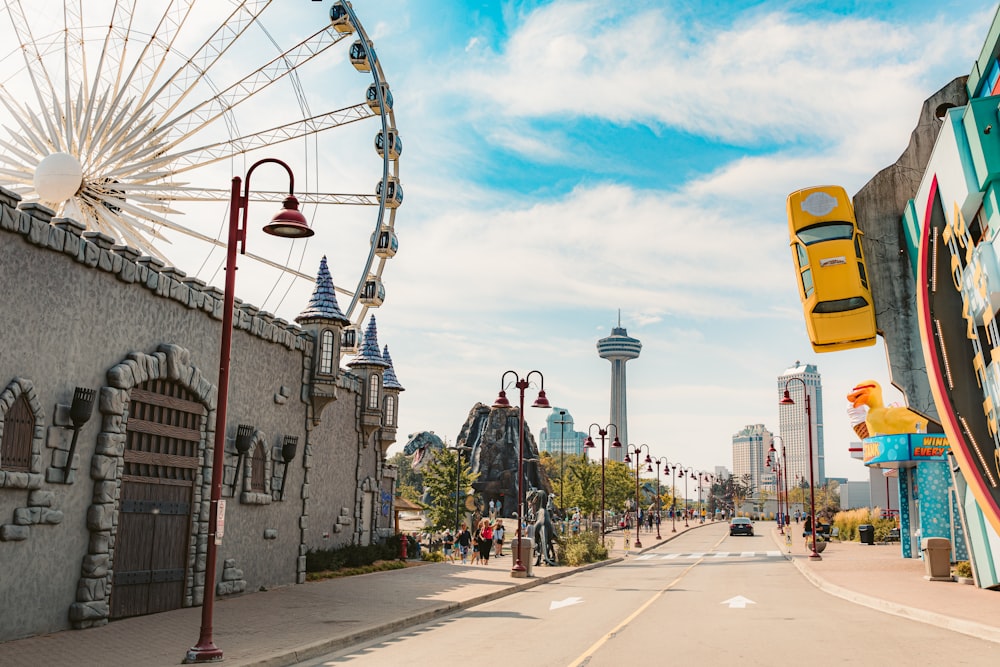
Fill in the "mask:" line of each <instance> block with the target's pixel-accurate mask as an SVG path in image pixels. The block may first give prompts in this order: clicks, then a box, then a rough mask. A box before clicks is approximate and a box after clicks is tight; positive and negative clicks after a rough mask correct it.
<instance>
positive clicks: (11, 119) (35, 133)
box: [0, 0, 403, 349]
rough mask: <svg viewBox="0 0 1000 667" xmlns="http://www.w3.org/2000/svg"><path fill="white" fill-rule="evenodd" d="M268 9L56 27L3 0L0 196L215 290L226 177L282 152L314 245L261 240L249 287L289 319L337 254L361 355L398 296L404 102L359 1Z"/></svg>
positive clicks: (76, 13)
mask: <svg viewBox="0 0 1000 667" xmlns="http://www.w3.org/2000/svg"><path fill="white" fill-rule="evenodd" d="M279 4H280V5H281V6H280V7H279V6H277V5H279ZM273 5H274V6H272V2H271V0H244V1H239V0H211V1H208V0H202V1H201V2H196V1H195V0H175V1H172V2H165V3H147V2H142V3H140V2H138V0H86V2H84V0H64V1H63V3H62V6H61V7H59V8H58V11H59V12H60V13H59V15H56V11H54V10H56V9H57V8H56V6H55V3H51V2H23V1H22V0H7V2H6V12H7V14H8V17H9V27H7V26H3V25H2V24H0V35H3V34H4V33H5V32H6V33H7V36H8V37H9V39H7V40H4V41H5V42H6V43H8V44H17V45H19V46H16V47H14V48H12V49H10V50H9V51H8V52H7V53H6V54H3V53H0V124H2V125H3V128H4V131H3V132H0V185H3V186H4V187H6V188H8V189H10V190H13V191H15V192H17V193H18V194H20V195H21V196H22V197H23V198H24V200H26V201H37V202H39V203H42V204H44V205H46V206H48V207H49V208H52V209H54V210H55V211H56V214H57V215H58V216H61V217H67V218H73V219H75V220H76V221H78V222H80V223H83V224H85V225H86V226H87V228H88V230H91V231H98V232H102V233H104V234H106V235H108V236H111V237H113V238H114V239H116V240H117V243H119V244H121V245H123V246H129V247H132V248H135V249H136V250H138V251H140V252H141V253H142V254H146V255H149V256H152V257H155V258H157V259H158V260H160V261H163V262H164V263H165V264H168V265H170V266H173V267H176V268H177V269H179V270H181V271H183V272H185V274H186V275H188V276H191V277H195V278H198V279H201V280H204V281H205V282H206V283H213V282H221V281H222V274H223V267H224V264H225V255H226V252H225V246H226V231H227V230H226V227H227V223H226V221H227V219H228V204H229V198H230V188H229V181H230V180H231V178H232V176H234V175H242V174H244V173H245V171H246V168H247V165H249V164H250V163H251V162H253V161H254V160H256V159H258V158H260V157H265V156H266V157H277V158H281V159H282V160H283V161H285V162H287V163H288V164H289V165H290V166H291V167H292V169H293V170H294V172H295V174H296V177H295V195H296V197H297V198H298V200H299V202H300V204H301V206H302V211H303V213H304V214H305V215H306V216H307V219H309V220H310V223H311V224H313V226H314V227H315V229H316V235H315V236H314V237H312V238H311V239H304V240H296V241H293V242H287V241H283V242H282V243H274V242H271V241H269V240H267V239H266V238H263V237H262V238H260V239H256V238H255V239H251V240H250V241H249V242H248V243H247V249H246V253H245V255H244V256H245V257H246V258H248V262H246V263H245V264H246V267H245V268H249V266H250V264H251V263H252V268H251V269H250V270H245V271H243V272H241V274H240V281H241V289H242V288H243V286H244V285H247V287H248V288H250V289H253V290H255V298H258V299H260V300H259V301H256V302H255V305H257V306H259V307H261V308H264V309H274V310H277V309H279V308H281V304H282V303H283V302H284V301H285V300H286V299H287V298H288V297H289V294H292V295H294V300H292V299H289V300H290V301H292V303H290V304H288V307H289V308H292V307H295V306H301V305H303V304H304V303H305V302H306V301H307V299H308V294H309V291H310V290H311V289H312V285H313V284H314V281H315V279H316V272H317V268H318V266H319V262H320V257H322V256H326V255H330V257H329V260H328V261H329V266H330V271H331V273H332V274H333V277H334V282H335V284H336V289H337V292H338V301H339V303H340V306H341V309H342V310H343V312H344V313H345V315H347V317H348V318H349V319H351V321H352V325H351V327H349V328H348V331H347V332H346V335H345V341H344V346H345V348H347V349H350V348H352V347H353V346H354V344H355V339H354V337H355V336H356V335H357V331H358V330H359V329H360V324H361V322H362V320H363V319H364V318H365V317H366V313H367V311H368V309H370V308H375V307H378V306H379V305H381V304H382V302H383V300H384V298H385V289H384V286H383V284H382V272H383V269H384V267H385V264H386V260H388V259H389V258H391V257H392V256H393V255H395V253H396V250H397V247H398V242H397V238H396V234H395V216H396V211H397V208H398V207H399V205H400V204H401V203H402V199H403V191H402V187H401V184H400V180H399V156H400V153H401V152H402V142H401V140H400V137H399V133H398V131H397V129H396V123H395V115H394V111H393V100H392V94H391V92H390V90H389V85H388V83H387V81H386V78H385V75H384V73H383V71H382V66H381V63H380V62H379V60H378V57H377V55H376V52H375V49H374V44H373V42H372V40H371V38H370V37H369V35H368V33H367V32H366V31H365V29H364V27H363V25H362V24H361V22H360V20H359V19H358V17H357V15H356V14H355V12H354V10H353V8H352V7H351V4H350V3H349V2H346V1H345V0H338V1H336V2H332V3H329V4H326V3H324V5H320V4H319V3H301V4H297V5H296V6H295V7H294V9H290V5H288V4H287V3H273ZM302 25H312V26H314V27H313V28H311V29H305V30H303V29H302ZM279 36H280V37H279ZM359 79H360V82H359ZM313 107H316V108H318V109H323V110H321V111H318V112H317V111H314V110H313ZM373 134H374V147H373V146H372V144H371V141H372V136H373ZM265 171H267V170H265V169H262V170H260V174H257V175H255V180H257V181H264V179H266V178H268V177H267V176H265V175H264V172H265ZM274 176H275V177H276V179H277V180H275V181H274V182H273V183H269V182H265V183H264V185H262V186H261V185H259V184H256V183H255V186H254V187H253V188H252V189H251V190H250V192H249V197H250V200H251V201H267V202H275V203H278V202H281V201H282V199H283V198H284V197H285V196H286V195H287V189H288V188H287V185H286V184H287V174H284V173H280V174H275V175H274ZM282 178H283V179H285V181H284V182H282V180H280V179H282ZM209 186H214V187H209ZM282 188H284V190H282ZM334 188H337V191H338V192H339V194H338V193H334V192H331V191H330V190H333V189H334ZM345 192H354V193H355V194H345ZM253 208H255V209H260V210H259V211H255V212H254V213H251V216H254V217H256V216H264V215H268V206H266V205H259V204H258V205H256V206H255V207H253ZM331 211H335V212H334V213H331ZM271 213H273V211H271ZM255 214H256V215H255ZM252 226H253V225H250V227H252ZM248 234H253V230H250V229H248ZM248 278H249V279H250V280H247V279H248ZM261 294H262V295H264V296H263V297H260V296H258V295H261ZM303 294H304V296H302V295H303Z"/></svg>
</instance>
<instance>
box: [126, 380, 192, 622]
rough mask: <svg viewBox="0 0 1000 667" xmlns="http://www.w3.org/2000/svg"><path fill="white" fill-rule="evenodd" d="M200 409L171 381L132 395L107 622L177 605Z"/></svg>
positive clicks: (182, 588) (184, 565)
mask: <svg viewBox="0 0 1000 667" xmlns="http://www.w3.org/2000/svg"><path fill="white" fill-rule="evenodd" d="M204 419H205V408H204V407H203V406H202V405H201V404H200V403H198V402H196V401H194V400H192V397H191V395H190V394H189V392H188V391H187V390H186V389H184V388H183V387H181V386H180V385H179V384H177V383H175V382H170V381H166V380H153V381H151V382H147V383H145V384H144V385H142V386H141V387H137V388H135V389H133V390H132V392H131V405H130V408H129V417H128V425H127V429H126V433H127V440H126V447H125V454H124V456H125V469H124V471H123V474H122V492H121V501H120V513H119V518H118V536H117V539H116V542H115V560H114V572H115V576H114V583H113V587H112V590H111V618H112V619H117V618H126V617H128V616H138V615H141V614H152V613H156V612H160V611H167V610H170V609H177V608H179V607H181V606H182V605H183V603H184V593H185V584H186V581H187V570H188V561H189V546H190V540H191V500H192V491H193V489H194V479H195V473H196V472H197V469H198V467H199V456H198V454H199V451H200V446H201V440H202V437H203V425H204Z"/></svg>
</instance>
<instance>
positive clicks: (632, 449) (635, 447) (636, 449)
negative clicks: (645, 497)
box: [623, 445, 653, 549]
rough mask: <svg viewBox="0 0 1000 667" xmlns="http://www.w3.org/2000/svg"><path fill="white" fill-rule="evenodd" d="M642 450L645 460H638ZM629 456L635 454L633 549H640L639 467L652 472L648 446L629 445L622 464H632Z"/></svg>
mask: <svg viewBox="0 0 1000 667" xmlns="http://www.w3.org/2000/svg"><path fill="white" fill-rule="evenodd" d="M644 449H645V450H646V458H645V459H643V460H640V459H639V453H640V452H641V451H642V450H644ZM631 454H635V548H636V549H641V548H642V542H641V541H640V540H639V524H640V523H642V522H641V521H639V467H640V466H641V465H642V464H643V463H645V464H646V466H647V467H648V468H649V469H648V470H647V472H653V466H652V463H653V459H651V458H649V445H629V446H628V451H626V452H625V458H624V459H623V463H626V464H628V463H631V462H632V459H631V458H630V455H631Z"/></svg>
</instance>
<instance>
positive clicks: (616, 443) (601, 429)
mask: <svg viewBox="0 0 1000 667" xmlns="http://www.w3.org/2000/svg"><path fill="white" fill-rule="evenodd" d="M595 426H596V427H597V435H599V436H600V437H601V543H603V542H604V533H605V526H604V442H605V438H606V437H607V435H608V431H610V430H611V429H614V430H615V439H614V440H612V441H611V446H612V447H617V448H618V449H621V446H622V442H621V440H619V439H618V427H617V426H616V425H615V424H608V425H606V426H601V425H600V424H591V425H590V427H589V428H588V429H587V439H586V440H584V441H583V446H584V447H585V448H588V449H590V448H593V447H595V446H596V445H595V444H594V437H593V436H594V427H595Z"/></svg>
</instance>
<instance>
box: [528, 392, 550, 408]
mask: <svg viewBox="0 0 1000 667" xmlns="http://www.w3.org/2000/svg"><path fill="white" fill-rule="evenodd" d="M531 407H533V408H551V407H552V406H551V405H549V399H547V398H545V390H544V389H540V390H539V391H538V398H536V399H535V402H534V403H532V404H531Z"/></svg>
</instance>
